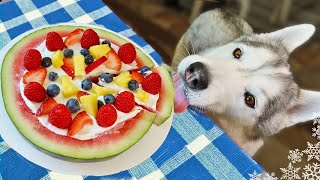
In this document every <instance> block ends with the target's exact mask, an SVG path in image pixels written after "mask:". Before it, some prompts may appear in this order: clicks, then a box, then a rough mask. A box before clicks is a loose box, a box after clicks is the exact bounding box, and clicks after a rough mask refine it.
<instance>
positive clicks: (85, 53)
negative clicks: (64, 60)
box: [80, 48, 90, 56]
mask: <svg viewBox="0 0 320 180" xmlns="http://www.w3.org/2000/svg"><path fill="white" fill-rule="evenodd" d="M89 53H90V52H89V50H88V49H86V48H83V49H81V50H80V54H81V55H82V56H86V55H89Z"/></svg>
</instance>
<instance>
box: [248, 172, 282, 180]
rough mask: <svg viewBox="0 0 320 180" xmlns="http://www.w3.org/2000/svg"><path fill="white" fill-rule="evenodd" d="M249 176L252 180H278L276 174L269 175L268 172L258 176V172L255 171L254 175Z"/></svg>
mask: <svg viewBox="0 0 320 180" xmlns="http://www.w3.org/2000/svg"><path fill="white" fill-rule="evenodd" d="M249 176H250V180H278V178H277V177H275V174H274V173H271V174H269V173H267V172H262V173H260V174H258V173H257V172H256V171H253V173H252V174H249Z"/></svg>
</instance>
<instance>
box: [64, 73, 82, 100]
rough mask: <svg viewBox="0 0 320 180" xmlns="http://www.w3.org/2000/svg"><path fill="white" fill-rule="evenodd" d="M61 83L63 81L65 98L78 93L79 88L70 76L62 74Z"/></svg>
mask: <svg viewBox="0 0 320 180" xmlns="http://www.w3.org/2000/svg"><path fill="white" fill-rule="evenodd" d="M61 83H62V94H63V96H64V97H65V98H69V97H71V96H74V95H76V94H77V93H78V91H79V90H78V88H77V86H75V85H74V84H73V83H72V82H71V81H70V79H69V77H68V76H66V75H63V76H61Z"/></svg>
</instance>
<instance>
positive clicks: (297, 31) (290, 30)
mask: <svg viewBox="0 0 320 180" xmlns="http://www.w3.org/2000/svg"><path fill="white" fill-rule="evenodd" d="M314 31H315V27H314V26H313V25H311V24H300V25H295V26H290V27H286V28H283V29H280V30H278V31H275V32H271V33H269V34H268V35H271V36H272V37H274V38H277V39H280V40H281V42H282V43H283V44H284V46H285V47H286V48H287V50H288V51H289V52H292V51H293V50H294V49H295V48H297V47H299V46H300V45H302V44H303V43H304V42H306V41H307V40H308V39H309V38H310V37H311V36H312V35H313V33H314Z"/></svg>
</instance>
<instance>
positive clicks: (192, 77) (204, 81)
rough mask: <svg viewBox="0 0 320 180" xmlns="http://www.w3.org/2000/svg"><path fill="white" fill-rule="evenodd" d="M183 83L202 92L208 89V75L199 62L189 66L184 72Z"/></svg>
mask: <svg viewBox="0 0 320 180" xmlns="http://www.w3.org/2000/svg"><path fill="white" fill-rule="evenodd" d="M185 81H186V83H187V86H188V87H189V88H191V89H197V90H202V89H206V88H207V87H208V73H207V70H206V68H205V66H204V64H202V63H201V62H195V63H193V64H191V65H190V66H189V67H188V68H187V69H186V71H185Z"/></svg>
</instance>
